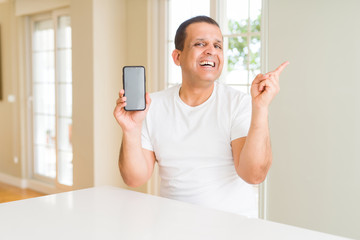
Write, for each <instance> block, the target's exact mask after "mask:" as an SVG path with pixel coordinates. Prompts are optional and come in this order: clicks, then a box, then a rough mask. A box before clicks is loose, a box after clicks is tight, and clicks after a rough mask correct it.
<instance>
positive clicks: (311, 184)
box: [267, 0, 360, 239]
mask: <svg viewBox="0 0 360 240" xmlns="http://www.w3.org/2000/svg"><path fill="white" fill-rule="evenodd" d="M358 9H360V2H359V1H356V0H346V1H327V0H317V1H312V0H305V1H288V0H269V42H268V43H269V67H270V69H274V68H275V67H276V66H277V65H279V64H280V63H281V62H283V61H284V60H289V61H290V65H289V66H288V67H287V69H285V70H284V72H283V74H282V76H281V80H280V84H281V91H280V94H279V95H278V97H277V98H276V99H275V101H274V102H273V104H272V106H271V115H270V127H271V135H272V145H273V153H274V160H273V166H272V168H271V171H270V175H269V178H268V196H267V197H268V206H267V208H268V212H267V213H268V218H269V219H270V220H274V221H278V222H283V223H287V224H292V225H297V226H301V227H306V228H310V229H314V230H318V231H324V232H328V233H332V234H336V235H342V236H347V237H352V238H358V239H359V238H360V230H359V228H358V225H359V219H360V208H359V203H360V188H359V186H360V175H359V170H360V161H359V159H360V153H359V151H358V148H359V146H360V138H359V136H360V127H359V122H360V108H359V102H360V95H359V94H358V89H359V85H360V81H359V74H358V69H359V66H360V46H359V43H360V28H359V27H357V26H358V23H359V22H360V15H359V14H358Z"/></svg>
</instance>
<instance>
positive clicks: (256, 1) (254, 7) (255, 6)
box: [250, 0, 262, 32]
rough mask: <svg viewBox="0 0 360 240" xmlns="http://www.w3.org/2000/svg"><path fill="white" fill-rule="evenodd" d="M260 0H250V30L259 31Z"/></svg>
mask: <svg viewBox="0 0 360 240" xmlns="http://www.w3.org/2000/svg"><path fill="white" fill-rule="evenodd" d="M261 1H262V0H251V1H250V25H251V31H252V32H260V25H261Z"/></svg>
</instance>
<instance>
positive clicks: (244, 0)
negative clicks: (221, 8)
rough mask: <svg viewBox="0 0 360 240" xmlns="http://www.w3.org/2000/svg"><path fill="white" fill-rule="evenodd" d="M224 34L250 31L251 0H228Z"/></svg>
mask: <svg viewBox="0 0 360 240" xmlns="http://www.w3.org/2000/svg"><path fill="white" fill-rule="evenodd" d="M223 18H224V21H225V22H227V23H228V25H227V26H225V27H226V28H225V30H224V34H235V33H246V32H248V21H249V20H248V18H249V0H227V4H226V15H225V16H223Z"/></svg>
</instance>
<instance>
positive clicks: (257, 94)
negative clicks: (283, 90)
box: [251, 61, 289, 108]
mask: <svg viewBox="0 0 360 240" xmlns="http://www.w3.org/2000/svg"><path fill="white" fill-rule="evenodd" d="M288 64H289V62H288V61H286V62H284V63H282V64H281V65H280V66H279V67H278V68H277V69H275V70H274V71H272V72H268V73H266V74H258V75H257V76H256V77H255V79H254V81H253V82H252V84H251V97H252V101H253V106H255V107H257V108H264V107H265V108H267V107H269V105H270V103H271V101H272V100H273V99H274V97H275V96H276V94H278V92H279V91H280V86H279V77H280V74H281V72H282V71H283V70H284V68H285V67H286V66H287V65H288Z"/></svg>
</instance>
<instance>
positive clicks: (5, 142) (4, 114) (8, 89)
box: [0, 1, 21, 177]
mask: <svg viewBox="0 0 360 240" xmlns="http://www.w3.org/2000/svg"><path fill="white" fill-rule="evenodd" d="M13 12H14V7H13V3H12V2H10V1H9V2H5V3H0V28H1V39H0V41H1V54H2V56H1V57H2V61H1V63H2V91H3V92H2V95H3V99H2V100H1V101H0V116H1V117H0V173H1V172H6V173H8V174H10V175H12V176H16V177H21V165H20V163H17V164H16V163H14V157H15V156H17V153H18V146H19V141H18V139H19V135H18V134H19V131H18V129H17V126H16V123H18V121H17V120H18V119H17V104H18V101H17V99H15V102H9V101H8V96H9V95H14V94H16V92H17V89H16V86H17V82H16V60H17V58H16V54H14V53H16V39H15V37H16V29H14V26H15V17H14V14H13ZM18 157H19V156H18Z"/></svg>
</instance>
